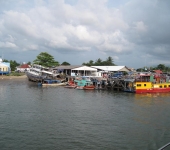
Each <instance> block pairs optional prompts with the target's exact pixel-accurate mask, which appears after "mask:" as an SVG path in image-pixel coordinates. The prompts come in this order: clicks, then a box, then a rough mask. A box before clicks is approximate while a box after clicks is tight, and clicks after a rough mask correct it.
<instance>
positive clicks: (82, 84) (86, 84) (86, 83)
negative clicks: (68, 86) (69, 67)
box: [74, 79, 95, 90]
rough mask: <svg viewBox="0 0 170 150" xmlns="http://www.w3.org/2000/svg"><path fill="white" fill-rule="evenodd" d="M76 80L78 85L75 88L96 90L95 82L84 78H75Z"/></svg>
mask: <svg viewBox="0 0 170 150" xmlns="http://www.w3.org/2000/svg"><path fill="white" fill-rule="evenodd" d="M74 82H75V83H76V84H77V87H76V88H75V89H79V90H80V89H81V90H94V89H95V86H94V85H93V82H91V81H90V80H86V79H82V80H74Z"/></svg>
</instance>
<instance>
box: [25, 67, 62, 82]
mask: <svg viewBox="0 0 170 150" xmlns="http://www.w3.org/2000/svg"><path fill="white" fill-rule="evenodd" d="M26 75H27V77H28V79H29V81H34V82H42V80H44V79H53V78H54V77H56V76H57V75H59V74H56V73H54V72H52V71H49V69H48V68H45V67H43V66H41V65H37V64H33V65H32V66H31V68H30V69H29V70H27V71H26Z"/></svg>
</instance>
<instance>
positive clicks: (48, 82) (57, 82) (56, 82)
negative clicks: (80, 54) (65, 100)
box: [38, 79, 67, 86]
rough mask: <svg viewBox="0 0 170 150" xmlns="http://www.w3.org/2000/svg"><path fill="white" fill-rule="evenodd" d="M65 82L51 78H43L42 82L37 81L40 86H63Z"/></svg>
mask: <svg viewBox="0 0 170 150" xmlns="http://www.w3.org/2000/svg"><path fill="white" fill-rule="evenodd" d="M66 84H67V82H62V81H61V80H52V79H47V80H43V82H42V83H38V85H40V86H64V85H66Z"/></svg>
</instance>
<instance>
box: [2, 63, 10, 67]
mask: <svg viewBox="0 0 170 150" xmlns="http://www.w3.org/2000/svg"><path fill="white" fill-rule="evenodd" d="M0 66H2V67H8V65H6V64H4V63H0Z"/></svg>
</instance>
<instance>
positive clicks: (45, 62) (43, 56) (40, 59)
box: [33, 52, 59, 67]
mask: <svg viewBox="0 0 170 150" xmlns="http://www.w3.org/2000/svg"><path fill="white" fill-rule="evenodd" d="M33 62H34V64H39V65H42V66H44V67H52V66H58V65H59V62H58V61H55V60H54V57H53V56H51V55H50V54H48V53H47V52H41V53H40V54H39V55H38V56H37V58H36V59H35V60H34V61H33Z"/></svg>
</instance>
